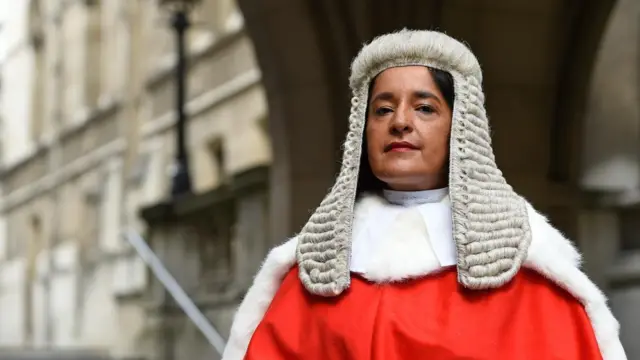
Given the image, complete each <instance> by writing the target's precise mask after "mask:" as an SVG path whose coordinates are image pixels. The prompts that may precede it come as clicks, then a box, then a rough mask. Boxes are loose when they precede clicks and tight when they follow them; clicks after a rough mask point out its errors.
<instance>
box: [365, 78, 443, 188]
mask: <svg viewBox="0 0 640 360" xmlns="http://www.w3.org/2000/svg"><path fill="white" fill-rule="evenodd" d="M369 99H370V100H369V101H370V102H369V112H368V114H367V127H366V131H365V136H366V139H367V152H368V155H369V164H370V165H371V170H372V171H373V174H374V175H375V176H376V177H377V178H378V179H380V180H381V181H383V182H384V183H386V184H387V186H389V188H391V189H393V190H401V191H416V190H428V189H435V188H441V187H445V186H447V172H448V166H447V164H448V160H449V134H450V131H451V113H452V109H450V108H449V105H447V102H446V101H445V99H444V97H443V95H442V93H441V92H440V90H439V89H438V86H437V85H436V84H435V82H434V80H433V78H432V76H431V72H430V71H429V69H428V68H426V67H423V66H407V67H396V68H390V69H387V70H385V71H383V72H382V73H380V74H379V75H378V76H377V78H376V79H375V82H374V84H373V87H372V89H371V94H370V97H369Z"/></svg>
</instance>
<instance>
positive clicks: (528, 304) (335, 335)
mask: <svg viewBox="0 0 640 360" xmlns="http://www.w3.org/2000/svg"><path fill="white" fill-rule="evenodd" d="M353 275H354V276H353V278H352V283H351V287H350V288H349V289H348V290H347V291H346V293H345V294H343V295H341V296H339V297H337V298H330V299H327V298H322V297H318V296H314V295H311V294H309V293H308V292H307V291H306V290H305V289H304V287H303V286H302V284H301V283H300V281H299V280H298V274H297V268H296V267H294V268H293V269H292V270H291V271H289V273H288V274H287V275H286V277H285V278H284V281H283V282H282V284H281V286H280V288H279V290H278V292H277V293H276V295H275V297H274V298H273V301H272V302H271V305H270V306H269V308H268V310H267V312H266V313H265V315H264V318H263V319H262V321H261V322H260V324H259V325H258V327H257V328H256V330H255V332H254V334H253V337H252V338H251V341H250V343H249V347H248V351H247V354H246V356H245V359H246V360H271V359H273V360H276V359H278V360H280V359H282V360H294V359H304V360H324V359H332V360H333V359H335V360H352V359H353V360H356V359H363V360H364V359H371V360H400V359H416V360H417V359H429V360H453V359H469V360H471V359H474V360H475V359H477V360H480V359H483V360H484V359H486V360H489V359H491V360H498V359H505V360H506V359H510V360H512V359H532V360H533V359H536V360H539V359H558V360H560V359H562V360H592V359H593V360H595V359H602V356H601V355H600V350H599V348H598V344H597V342H596V339H595V336H594V332H593V329H592V326H591V323H590V321H589V318H588V317H587V314H586V313H585V310H584V307H583V306H582V304H580V303H579V302H578V301H577V300H576V299H575V298H574V297H572V296H571V295H569V294H568V293H567V292H566V291H564V290H562V289H560V288H559V287H557V286H556V285H554V284H553V283H551V282H550V281H549V280H547V279H545V278H544V277H542V276H540V275H538V274H537V273H536V272H534V271H532V270H528V269H523V270H522V271H520V273H519V274H518V275H517V276H516V277H515V278H514V280H513V281H511V282H510V283H509V284H507V285H505V286H504V287H502V288H499V289H495V290H488V291H474V290H466V289H463V288H462V287H461V286H460V285H459V284H458V283H457V280H456V271H455V268H451V267H450V268H447V269H446V270H445V271H443V272H440V273H438V274H432V275H429V276H426V277H423V278H419V279H413V280H408V281H405V282H401V283H387V284H374V283H371V282H369V281H367V280H365V279H363V278H361V277H359V276H357V275H356V274H353Z"/></svg>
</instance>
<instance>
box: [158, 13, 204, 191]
mask: <svg viewBox="0 0 640 360" xmlns="http://www.w3.org/2000/svg"><path fill="white" fill-rule="evenodd" d="M158 1H159V3H160V6H162V7H164V8H166V9H168V10H169V12H170V13H171V27H172V28H173V30H174V32H175V35H176V58H177V62H176V69H175V76H176V78H175V80H176V115H177V122H176V131H175V135H176V154H175V163H174V168H173V175H172V179H171V195H172V196H174V197H175V196H179V195H184V194H188V193H190V192H191V190H192V187H191V174H190V171H189V157H188V155H187V144H186V120H187V116H186V114H185V110H184V105H185V97H186V96H185V94H186V80H187V57H186V50H185V33H186V32H187V29H188V28H189V25H190V22H189V11H190V10H191V9H192V8H193V7H194V6H195V5H196V4H197V3H199V2H200V0H158Z"/></svg>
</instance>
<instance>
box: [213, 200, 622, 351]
mask: <svg viewBox="0 0 640 360" xmlns="http://www.w3.org/2000/svg"><path fill="white" fill-rule="evenodd" d="M380 206H385V202H384V201H383V200H381V199H380V198H377V197H375V196H367V197H364V198H363V199H361V200H360V201H359V203H358V204H357V205H356V211H355V219H354V233H356V234H357V233H358V232H359V231H363V227H364V226H366V225H364V224H366V219H367V215H368V214H371V213H372V211H374V210H375V209H376V207H380ZM527 210H528V216H529V223H530V226H531V232H532V238H533V239H532V243H531V247H530V248H529V253H528V256H527V260H526V261H525V263H524V266H525V267H528V268H531V269H533V270H535V271H537V272H538V273H540V274H541V275H543V276H545V277H546V278H548V279H549V280H551V281H553V282H554V283H555V284H557V285H558V286H560V287H562V288H563V289H565V290H566V291H568V292H569V293H570V294H572V295H573V296H574V297H575V298H576V299H578V300H579V301H580V302H581V303H582V304H583V305H584V307H585V311H586V313H587V315H588V316H589V319H590V320H591V324H592V326H593V329H594V333H595V336H596V339H597V341H598V346H599V347H600V352H601V353H602V357H603V359H604V360H626V359H627V357H626V355H625V352H624V349H623V348H622V345H621V343H620V340H619V324H618V321H617V320H616V319H615V318H614V316H613V314H612V313H611V311H610V310H609V308H608V306H607V300H606V298H605V296H604V294H602V292H601V291H600V290H599V289H598V288H597V287H596V286H595V285H594V284H593V283H592V282H591V281H590V280H589V278H588V277H587V276H586V275H585V274H584V273H582V272H581V271H580V269H579V266H580V254H579V253H578V251H577V250H576V248H575V247H574V246H573V244H572V243H571V241H569V240H568V239H567V238H566V237H564V236H563V235H562V234H561V233H560V232H559V231H558V230H557V229H555V228H554V227H553V226H551V225H550V224H549V223H548V221H547V219H546V218H545V217H544V216H543V215H541V214H540V213H538V212H537V211H536V210H535V209H533V207H531V205H528V208H527ZM412 238H413V237H412ZM414 240H415V239H412V240H410V241H409V242H406V243H402V244H400V245H399V246H397V247H392V246H390V245H393V244H398V243H397V242H387V243H385V244H387V245H389V246H387V247H384V248H382V249H380V251H382V253H384V254H386V257H385V258H386V259H388V260H393V259H395V260H397V261H395V262H393V263H392V262H390V261H386V262H381V261H372V263H371V264H372V265H373V264H377V266H375V268H373V267H372V268H371V269H370V270H368V273H367V274H365V276H366V277H367V278H368V279H369V280H371V281H375V282H390V281H399V280H403V279H406V278H409V277H415V276H421V275H422V276H423V275H427V274H430V273H433V272H434V271H437V270H438V268H439V264H438V261H437V259H436V258H435V256H433V255H432V256H431V258H430V257H429V256H426V255H425V254H424V253H422V251H416V249H420V248H422V247H423V246H422V245H421V244H420V243H414ZM415 241H417V240H415ZM422 243H424V242H422ZM296 245H297V244H296V239H295V238H294V239H291V240H289V241H288V242H287V243H285V244H284V245H281V246H279V247H277V248H275V249H273V250H272V251H271V252H270V253H269V255H268V256H267V259H266V261H265V262H264V264H263V266H262V268H261V269H260V271H259V272H258V275H257V276H256V278H255V281H254V284H253V285H252V287H251V288H250V289H249V292H248V293H247V296H246V297H245V299H244V300H243V302H242V304H241V305H240V308H239V309H238V313H237V314H236V317H235V319H234V322H233V326H232V327H231V336H230V338H229V342H228V345H227V347H226V349H225V352H224V355H223V357H222V359H223V360H242V358H243V357H244V355H245V353H246V350H247V346H248V345H249V341H250V340H251V336H252V335H253V332H254V331H255V329H256V327H257V326H258V324H259V323H260V321H261V320H262V317H263V316H264V314H265V312H266V311H267V308H268V307H269V304H270V303H271V300H272V299H273V297H274V295H275V293H276V292H277V290H278V287H279V285H280V283H281V281H282V279H283V278H284V276H285V275H286V273H287V271H289V270H290V269H291V267H292V266H293V265H294V263H295V250H296ZM412 246H415V247H412ZM408 249H410V250H413V251H406V250H408ZM428 250H431V249H428ZM389 254H394V255H393V256H389ZM431 254H433V253H432V251H431Z"/></svg>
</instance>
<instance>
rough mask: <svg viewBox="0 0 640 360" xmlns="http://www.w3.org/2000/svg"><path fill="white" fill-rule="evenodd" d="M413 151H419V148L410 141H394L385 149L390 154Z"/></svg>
mask: <svg viewBox="0 0 640 360" xmlns="http://www.w3.org/2000/svg"><path fill="white" fill-rule="evenodd" d="M411 150H418V147H417V146H415V145H413V144H412V143H410V142H408V141H394V142H392V143H391V144H389V145H387V146H385V147H384V151H385V152H389V151H398V152H401V151H411Z"/></svg>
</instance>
